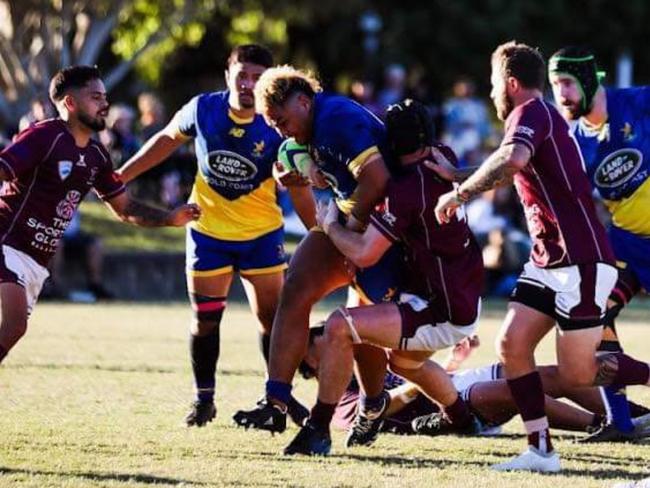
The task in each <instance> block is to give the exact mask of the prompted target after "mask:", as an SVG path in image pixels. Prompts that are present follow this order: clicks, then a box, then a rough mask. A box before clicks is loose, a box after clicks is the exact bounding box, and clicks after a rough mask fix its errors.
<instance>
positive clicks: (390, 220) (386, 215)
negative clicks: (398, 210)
mask: <svg viewBox="0 0 650 488" xmlns="http://www.w3.org/2000/svg"><path fill="white" fill-rule="evenodd" d="M381 218H382V220H384V221H385V222H386V223H387V224H388V225H390V226H391V227H392V226H393V225H395V222H396V221H397V217H395V216H394V215H393V214H392V213H390V212H389V211H388V207H386V208H384V211H383V213H382V214H381Z"/></svg>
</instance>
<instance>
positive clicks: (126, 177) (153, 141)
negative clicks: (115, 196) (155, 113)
mask: <svg viewBox="0 0 650 488" xmlns="http://www.w3.org/2000/svg"><path fill="white" fill-rule="evenodd" d="M189 139H190V138H189V137H188V136H185V135H183V134H182V133H181V132H180V130H179V128H178V115H176V116H175V117H174V118H173V119H172V120H171V122H169V124H167V126H166V127H165V128H164V129H162V130H161V131H159V132H156V134H154V135H153V136H152V137H151V138H150V139H149V140H148V141H147V142H145V143H144V145H143V146H142V147H141V148H140V150H139V151H138V152H137V153H135V154H134V155H133V156H131V158H129V160H128V161H127V162H126V163H124V165H123V166H122V167H121V168H119V169H118V170H117V171H116V173H117V174H119V175H120V178H121V179H122V181H124V183H128V182H130V181H132V180H134V179H135V178H137V177H138V176H139V175H141V174H142V173H144V172H145V171H148V170H150V169H151V168H153V167H154V166H157V165H158V164H160V163H161V162H163V161H164V160H165V159H167V158H168V157H169V155H170V154H172V153H173V152H174V151H175V150H176V149H178V148H179V147H180V146H181V145H183V143H185V142H186V141H188V140H189Z"/></svg>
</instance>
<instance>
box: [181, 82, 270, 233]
mask: <svg viewBox="0 0 650 488" xmlns="http://www.w3.org/2000/svg"><path fill="white" fill-rule="evenodd" d="M176 117H177V121H178V128H179V130H180V132H181V133H182V134H183V135H185V136H188V137H193V138H194V146H195V149H196V157H197V163H198V172H197V175H196V180H195V182H194V188H193V189H192V195H191V197H190V201H191V202H194V203H196V204H198V205H199V206H200V207H201V210H202V214H201V218H200V219H199V220H197V221H196V222H193V223H192V224H190V225H191V226H192V227H193V228H194V229H196V230H198V231H199V232H201V233H204V234H207V235H210V236H213V237H216V238H217V239H224V240H229V241H245V240H250V239H255V238H256V237H259V236H261V235H263V234H266V233H268V232H270V231H272V230H275V229H278V228H279V227H281V226H282V211H281V210H280V207H279V206H278V204H277V193H276V184H275V180H274V179H273V177H272V169H273V163H274V162H275V161H276V159H277V153H278V147H279V145H280V142H281V138H280V136H279V135H278V133H277V132H276V131H275V130H274V129H272V128H271V127H269V126H268V125H267V124H266V122H265V121H264V118H263V117H262V116H261V115H255V116H254V117H253V118H250V119H241V118H238V117H237V116H235V114H233V113H232V112H231V111H230V109H229V105H228V92H227V91H225V92H215V93H204V94H201V95H198V96H196V97H194V98H193V99H192V100H190V101H189V102H188V103H187V104H186V105H185V106H183V108H181V109H180V110H179V111H178V113H177V115H176Z"/></svg>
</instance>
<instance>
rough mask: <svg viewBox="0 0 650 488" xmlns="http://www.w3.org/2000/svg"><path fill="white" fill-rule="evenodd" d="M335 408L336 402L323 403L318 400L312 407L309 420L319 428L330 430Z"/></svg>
mask: <svg viewBox="0 0 650 488" xmlns="http://www.w3.org/2000/svg"><path fill="white" fill-rule="evenodd" d="M334 410H336V404H335V403H323V402H321V401H320V400H317V401H316V405H314V408H312V409H311V415H310V416H309V422H310V423H311V424H312V425H313V426H314V427H315V428H317V429H318V430H322V431H325V432H329V430H330V422H331V421H332V417H333V416H334Z"/></svg>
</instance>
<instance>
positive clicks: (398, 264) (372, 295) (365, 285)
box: [352, 245, 406, 303]
mask: <svg viewBox="0 0 650 488" xmlns="http://www.w3.org/2000/svg"><path fill="white" fill-rule="evenodd" d="M405 266H406V264H405V261H404V251H403V249H402V247H401V246H400V245H393V246H391V247H390V248H389V249H388V251H386V253H385V254H384V255H383V256H382V257H381V259H380V260H379V261H378V262H377V263H376V264H375V265H374V266H370V267H369V268H365V269H361V270H359V271H357V274H356V276H355V277H354V280H353V282H352V284H353V286H354V288H355V290H356V291H357V293H359V295H361V298H363V299H364V300H365V301H368V302H370V303H381V302H392V301H395V302H396V301H397V300H398V299H399V295H400V293H401V292H402V291H403V290H402V286H403V282H404V279H403V275H404V270H405V269H406V267H405Z"/></svg>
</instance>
